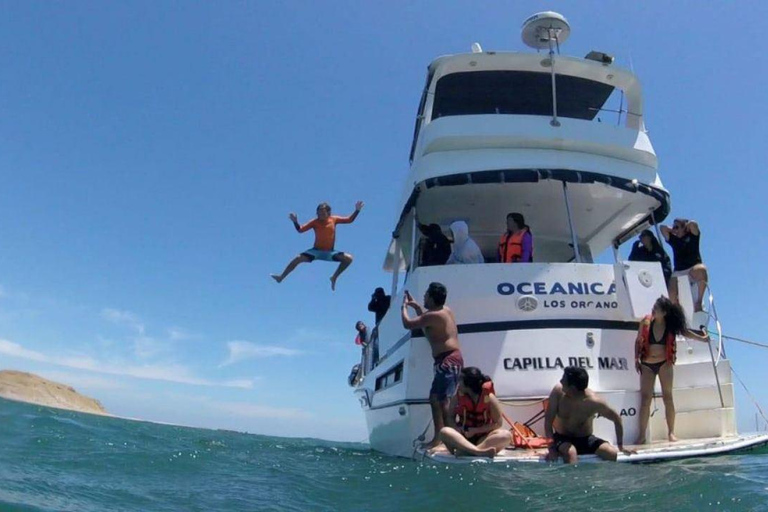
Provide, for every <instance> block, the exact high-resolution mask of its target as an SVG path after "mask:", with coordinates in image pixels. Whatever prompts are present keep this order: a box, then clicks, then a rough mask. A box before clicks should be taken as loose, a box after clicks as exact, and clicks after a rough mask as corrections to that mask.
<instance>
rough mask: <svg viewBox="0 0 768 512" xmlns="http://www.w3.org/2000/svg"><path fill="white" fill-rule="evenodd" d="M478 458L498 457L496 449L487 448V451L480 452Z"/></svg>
mask: <svg viewBox="0 0 768 512" xmlns="http://www.w3.org/2000/svg"><path fill="white" fill-rule="evenodd" d="M477 456H478V457H490V458H494V457H495V456H496V448H494V447H490V448H486V449H485V450H478V451H477Z"/></svg>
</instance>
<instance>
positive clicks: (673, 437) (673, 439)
mask: <svg viewBox="0 0 768 512" xmlns="http://www.w3.org/2000/svg"><path fill="white" fill-rule="evenodd" d="M675 441H677V436H676V435H675V434H673V433H671V432H670V434H669V442H670V443H674V442H675Z"/></svg>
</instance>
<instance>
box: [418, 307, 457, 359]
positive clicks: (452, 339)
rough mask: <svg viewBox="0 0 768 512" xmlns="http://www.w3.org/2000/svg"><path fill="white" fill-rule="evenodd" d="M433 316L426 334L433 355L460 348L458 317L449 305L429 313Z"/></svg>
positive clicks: (425, 331) (425, 329) (425, 330)
mask: <svg viewBox="0 0 768 512" xmlns="http://www.w3.org/2000/svg"><path fill="white" fill-rule="evenodd" d="M427 314H428V315H430V316H431V317H432V318H431V320H430V323H429V325H428V326H427V327H425V328H424V335H425V336H426V337H427V340H429V344H430V346H431V347H432V355H433V356H437V355H439V354H442V353H443V352H448V351H450V350H456V349H458V348H459V330H458V328H457V327H456V318H455V317H454V316H453V311H451V309H450V308H449V307H448V306H443V307H442V308H440V309H438V310H431V311H429V312H428V313H427Z"/></svg>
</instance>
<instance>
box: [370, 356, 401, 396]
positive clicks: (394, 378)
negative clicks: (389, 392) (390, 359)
mask: <svg viewBox="0 0 768 512" xmlns="http://www.w3.org/2000/svg"><path fill="white" fill-rule="evenodd" d="M402 380H403V362H402V361H400V362H399V363H398V364H396V365H395V366H394V367H393V368H391V369H389V370H387V372H386V373H385V374H383V375H381V376H379V377H377V378H376V388H375V389H376V391H379V390H382V389H387V388H389V387H392V386H394V385H395V384H397V383H398V382H401V381H402Z"/></svg>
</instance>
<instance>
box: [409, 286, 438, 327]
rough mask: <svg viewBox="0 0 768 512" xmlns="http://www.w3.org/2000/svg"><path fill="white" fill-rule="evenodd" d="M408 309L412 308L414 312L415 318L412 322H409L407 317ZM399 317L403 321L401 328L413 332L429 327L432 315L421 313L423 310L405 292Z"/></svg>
mask: <svg viewBox="0 0 768 512" xmlns="http://www.w3.org/2000/svg"><path fill="white" fill-rule="evenodd" d="M409 307H412V308H413V309H414V310H415V311H416V315H417V316H416V318H414V319H413V320H411V318H410V317H409V316H408V308H409ZM401 316H402V320H403V327H405V328H406V329H408V330H413V329H421V328H422V327H427V326H429V325H431V324H432V317H433V316H434V315H432V314H431V313H423V309H422V308H421V306H419V305H418V304H417V303H416V301H414V300H413V297H411V294H410V293H408V292H405V295H404V296H403V308H402V311H401Z"/></svg>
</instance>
